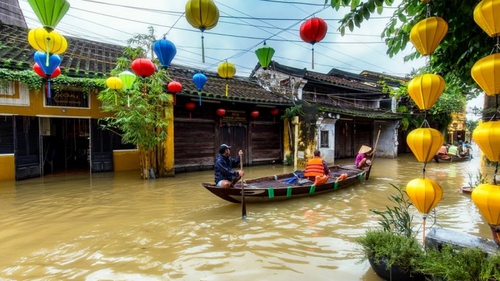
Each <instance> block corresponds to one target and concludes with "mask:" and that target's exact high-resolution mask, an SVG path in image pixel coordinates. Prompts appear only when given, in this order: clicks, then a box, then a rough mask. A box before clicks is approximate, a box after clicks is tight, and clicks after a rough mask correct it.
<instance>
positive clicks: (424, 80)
mask: <svg viewBox="0 0 500 281" xmlns="http://www.w3.org/2000/svg"><path fill="white" fill-rule="evenodd" d="M445 84H446V83H445V82H444V79H443V77H441V76H439V75H437V74H424V75H419V76H417V77H415V78H413V79H412V80H411V81H410V83H408V93H409V94H410V97H411V98H412V100H413V101H414V102H415V103H416V104H417V106H418V108H420V109H421V110H428V109H431V108H432V106H433V105H434V103H436V101H437V99H438V98H439V96H440V95H441V94H442V93H443V91H444V86H445Z"/></svg>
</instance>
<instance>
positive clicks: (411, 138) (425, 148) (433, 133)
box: [406, 128, 444, 163]
mask: <svg viewBox="0 0 500 281" xmlns="http://www.w3.org/2000/svg"><path fill="white" fill-rule="evenodd" d="M406 142H407V143H408V146H409V147H410V149H411V151H412V152H413V154H414V155H415V157H416V158H417V160H418V162H424V163H427V162H429V161H431V160H432V158H434V155H436V153H437V152H438V150H439V148H441V146H442V145H443V143H444V137H443V135H442V134H441V133H440V132H439V131H438V130H436V129H432V128H418V129H415V130H413V131H411V132H410V133H409V134H408V136H407V137H406Z"/></svg>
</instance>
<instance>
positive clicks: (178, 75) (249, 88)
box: [169, 65, 292, 105]
mask: <svg viewBox="0 0 500 281" xmlns="http://www.w3.org/2000/svg"><path fill="white" fill-rule="evenodd" d="M196 72H197V71H195V70H190V69H187V68H185V67H181V66H176V65H171V66H170V67H169V73H170V78H172V79H173V80H175V81H178V82H179V83H181V84H182V87H183V90H184V91H183V93H182V94H181V95H191V96H195V97H197V96H198V94H199V93H200V94H201V95H202V97H209V98H211V99H216V100H228V99H231V100H237V101H242V102H245V101H248V102H259V103H270V104H287V105H292V102H291V101H290V100H288V99H286V98H285V97H284V96H283V95H281V94H278V93H274V92H270V91H267V90H266V89H264V88H262V87H261V86H260V85H259V84H257V82H256V81H255V80H253V79H251V78H245V77H235V78H231V79H222V78H220V77H219V76H218V74H217V73H213V72H203V74H205V76H206V77H207V83H206V84H205V86H204V87H203V89H202V91H201V92H198V89H197V88H196V86H195V84H194V83H193V80H192V79H193V75H194V74H196ZM226 83H228V85H229V91H228V97H226Z"/></svg>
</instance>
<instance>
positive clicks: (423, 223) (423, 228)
mask: <svg viewBox="0 0 500 281" xmlns="http://www.w3.org/2000/svg"><path fill="white" fill-rule="evenodd" d="M426 220H427V214H424V216H423V217H422V241H423V242H424V243H423V244H424V247H425V221H426Z"/></svg>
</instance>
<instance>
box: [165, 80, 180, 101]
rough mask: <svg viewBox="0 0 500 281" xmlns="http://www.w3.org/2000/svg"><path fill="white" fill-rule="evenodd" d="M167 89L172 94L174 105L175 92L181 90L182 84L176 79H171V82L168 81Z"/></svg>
mask: <svg viewBox="0 0 500 281" xmlns="http://www.w3.org/2000/svg"><path fill="white" fill-rule="evenodd" d="M167 89H168V91H169V92H171V93H172V94H174V105H175V94H177V93H179V92H180V91H182V85H181V83H179V82H177V81H172V82H170V83H168V85H167Z"/></svg>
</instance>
